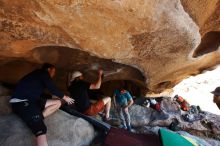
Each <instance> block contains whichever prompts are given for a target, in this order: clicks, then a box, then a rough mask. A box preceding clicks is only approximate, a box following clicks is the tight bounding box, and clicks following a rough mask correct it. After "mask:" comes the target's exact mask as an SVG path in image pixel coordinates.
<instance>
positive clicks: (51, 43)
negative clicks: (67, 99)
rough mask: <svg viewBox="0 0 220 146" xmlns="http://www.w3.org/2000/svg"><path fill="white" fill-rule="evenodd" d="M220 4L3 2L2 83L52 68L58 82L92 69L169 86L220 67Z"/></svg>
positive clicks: (215, 0) (148, 0) (142, 0)
mask: <svg viewBox="0 0 220 146" xmlns="http://www.w3.org/2000/svg"><path fill="white" fill-rule="evenodd" d="M219 6H220V1H219V0H213V1H206V0H201V1H200V0H192V1H191V0H186V1H185V0H182V1H180V0H172V1H171V0H163V1H160V0H154V1H152V0H136V1H133V0H120V1H119V0H112V1H102V0H91V1H86V0H82V1H74V0H69V1H63V0H43V1H35V0H34V1H27V0H19V1H18V0H13V1H8V0H1V1H0V8H1V9H0V36H1V39H0V51H1V53H0V65H1V66H0V69H1V72H0V76H1V78H0V80H1V81H6V82H11V83H15V82H16V81H17V80H18V79H19V78H20V77H21V76H22V75H24V74H25V73H27V72H28V71H30V70H32V69H33V68H34V67H38V66H39V64H40V63H43V62H50V63H54V64H55V65H57V66H58V67H59V68H60V69H61V70H62V73H63V74H62V73H60V74H59V78H60V79H63V78H64V77H65V74H64V72H65V71H71V70H81V71H84V72H90V71H91V70H94V69H97V67H94V66H98V67H103V69H104V70H105V71H106V74H107V77H106V79H105V81H109V80H115V79H118V80H120V79H123V80H131V81H134V83H136V84H141V86H143V87H146V88H148V89H149V90H151V91H161V90H163V89H165V88H170V87H172V86H173V85H174V84H176V83H177V82H179V81H181V80H182V79H183V78H185V77H187V76H189V75H192V74H198V73H200V72H201V71H202V70H204V69H206V68H209V67H212V66H214V65H216V64H218V63H219V61H220V57H219V56H220V53H219V52H218V51H217V50H218V47H219V44H218V43H217V42H219V41H218V36H219V29H220V23H219V21H220V15H219V12H220V9H219ZM213 32H214V33H213ZM205 35H207V36H205ZM201 38H203V39H202V41H201ZM210 38H215V39H214V42H212V41H211V42H210V41H209V40H213V39H210ZM213 43H214V44H215V45H214V46H211V48H210V46H209V44H213ZM201 44H202V45H201ZM198 46H199V47H198ZM18 62H20V64H19V63H18ZM23 64H24V66H23ZM14 67H16V68H17V69H16V72H14V71H15V70H14ZM13 73H16V74H17V76H14V75H13ZM124 74H125V75H124ZM90 75H91V74H90ZM91 76H92V75H91ZM91 78H92V79H91V80H94V78H95V77H93V76H92V77H91ZM63 82H64V81H63ZM60 84H62V82H61V83H60ZM63 85H64V83H63ZM63 85H62V86H63Z"/></svg>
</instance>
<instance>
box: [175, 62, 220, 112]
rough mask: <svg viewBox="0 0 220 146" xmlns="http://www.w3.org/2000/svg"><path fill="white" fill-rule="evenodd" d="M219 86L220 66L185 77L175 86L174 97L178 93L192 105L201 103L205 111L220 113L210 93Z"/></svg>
mask: <svg viewBox="0 0 220 146" xmlns="http://www.w3.org/2000/svg"><path fill="white" fill-rule="evenodd" d="M218 86H220V66H218V67H216V68H215V69H214V70H212V71H206V72H204V73H202V74H199V75H197V76H191V77H189V78H187V79H184V80H183V81H182V82H180V83H179V84H177V85H176V86H175V87H174V88H173V90H174V92H173V94H172V97H173V96H174V95H176V94H178V95H180V96H182V97H183V98H184V99H186V100H187V101H188V102H189V103H190V104H191V105H199V106H200V108H201V109H202V110H204V111H209V112H211V113H214V114H217V115H220V109H218V107H217V105H216V104H215V103H213V94H211V93H210V92H211V91H213V90H215V88H216V87H218Z"/></svg>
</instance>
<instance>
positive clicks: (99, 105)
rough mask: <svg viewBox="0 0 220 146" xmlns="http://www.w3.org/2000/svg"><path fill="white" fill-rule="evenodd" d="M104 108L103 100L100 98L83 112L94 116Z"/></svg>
mask: <svg viewBox="0 0 220 146" xmlns="http://www.w3.org/2000/svg"><path fill="white" fill-rule="evenodd" d="M103 108H104V102H103V100H102V99H100V100H99V101H98V102H96V103H93V104H91V105H90V107H89V108H88V109H87V110H86V111H85V112H84V114H85V115H88V116H95V115H97V114H98V113H99V112H100V111H102V110H103Z"/></svg>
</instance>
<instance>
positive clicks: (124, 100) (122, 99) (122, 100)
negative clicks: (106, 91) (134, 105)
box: [114, 89, 132, 106]
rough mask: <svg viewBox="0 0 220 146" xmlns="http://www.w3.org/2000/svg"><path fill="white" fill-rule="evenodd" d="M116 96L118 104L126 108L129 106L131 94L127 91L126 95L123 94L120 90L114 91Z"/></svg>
mask: <svg viewBox="0 0 220 146" xmlns="http://www.w3.org/2000/svg"><path fill="white" fill-rule="evenodd" d="M114 96H115V97H116V103H117V104H119V105H121V106H125V105H127V104H128V101H130V100H131V99H132V96H131V94H130V93H129V92H128V91H126V90H125V92H124V93H121V92H120V90H118V89H116V90H115V91H114Z"/></svg>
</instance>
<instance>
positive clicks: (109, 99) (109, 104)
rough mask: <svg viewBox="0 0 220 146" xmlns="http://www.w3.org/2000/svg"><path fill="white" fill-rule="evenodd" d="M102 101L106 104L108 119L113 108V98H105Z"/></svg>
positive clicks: (106, 116)
mask: <svg viewBox="0 0 220 146" xmlns="http://www.w3.org/2000/svg"><path fill="white" fill-rule="evenodd" d="M102 101H103V102H104V105H105V118H106V119H108V118H109V111H110V108H111V97H105V98H103V99H102Z"/></svg>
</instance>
